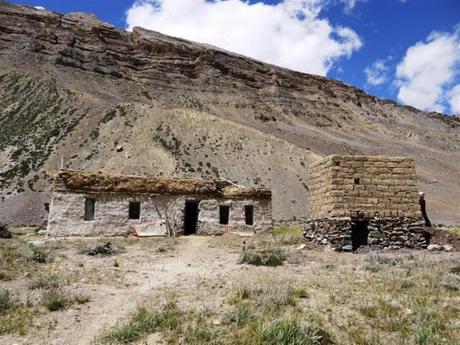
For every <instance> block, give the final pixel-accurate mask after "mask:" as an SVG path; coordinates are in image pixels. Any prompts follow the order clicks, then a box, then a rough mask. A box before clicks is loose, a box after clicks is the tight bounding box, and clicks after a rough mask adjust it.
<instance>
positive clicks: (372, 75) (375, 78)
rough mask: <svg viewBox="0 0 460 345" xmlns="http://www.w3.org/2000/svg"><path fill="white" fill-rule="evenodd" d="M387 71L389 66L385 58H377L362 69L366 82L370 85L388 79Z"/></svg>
mask: <svg viewBox="0 0 460 345" xmlns="http://www.w3.org/2000/svg"><path fill="white" fill-rule="evenodd" d="M388 72H389V68H388V66H387V65H386V63H385V60H377V61H375V62H374V63H373V64H372V65H370V66H368V67H366V69H365V70H364V73H365V74H366V83H367V84H369V85H372V86H377V85H381V84H383V83H385V82H386V81H387V80H388Z"/></svg>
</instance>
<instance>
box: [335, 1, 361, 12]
mask: <svg viewBox="0 0 460 345" xmlns="http://www.w3.org/2000/svg"><path fill="white" fill-rule="evenodd" d="M340 2H341V3H343V4H344V5H345V11H346V12H349V11H351V10H352V9H353V8H355V6H356V4H357V3H358V2H367V0H340Z"/></svg>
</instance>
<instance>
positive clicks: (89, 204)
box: [84, 198, 96, 221]
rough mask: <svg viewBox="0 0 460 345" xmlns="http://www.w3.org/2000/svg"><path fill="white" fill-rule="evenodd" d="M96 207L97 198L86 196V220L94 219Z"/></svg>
mask: <svg viewBox="0 0 460 345" xmlns="http://www.w3.org/2000/svg"><path fill="white" fill-rule="evenodd" d="M95 208H96V200H94V199H93V198H85V218H84V219H85V220H87V221H89V220H94V210H95Z"/></svg>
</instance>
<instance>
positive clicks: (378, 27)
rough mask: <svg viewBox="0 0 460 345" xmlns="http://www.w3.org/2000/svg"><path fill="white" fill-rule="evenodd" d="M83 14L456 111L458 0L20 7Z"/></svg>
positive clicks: (459, 108)
mask: <svg viewBox="0 0 460 345" xmlns="http://www.w3.org/2000/svg"><path fill="white" fill-rule="evenodd" d="M13 2H16V3H21V4H27V5H31V6H43V7H45V8H46V9H49V10H53V11H58V12H63V13H66V12H73V11H80V12H91V13H95V14H96V15H97V16H98V17H99V18H101V19H102V20H104V21H106V22H109V23H111V24H113V25H115V26H118V27H120V28H128V29H130V28H132V27H133V26H144V27H147V28H150V29H154V30H157V31H162V32H165V33H168V34H171V35H174V36H182V37H185V38H189V39H193V40H196V41H200V42H206V43H211V44H214V45H217V46H220V47H223V48H225V49H228V50H232V51H236V52H239V53H242V54H244V55H249V56H252V57H255V58H258V59H261V60H264V61H267V62H271V63H274V64H277V65H282V66H285V67H288V68H292V69H296V70H300V71H304V72H310V73H315V74H320V75H325V76H327V77H331V78H335V79H339V80H342V81H344V82H346V83H348V84H351V85H354V86H357V87H359V88H362V89H364V90H365V91H367V92H369V93H371V94H374V95H377V96H379V97H381V98H390V99H394V100H396V101H397V102H398V103H402V104H408V105H413V106H415V107H418V108H421V109H424V110H428V111H432V110H436V111H441V112H444V113H447V114H460V1H458V0H283V1H280V0H263V1H258V0H251V1H249V2H248V1H245V2H243V1H241V0H228V1H223V0H212V1H206V0H143V1H135V0H74V1H62V0H22V1H13Z"/></svg>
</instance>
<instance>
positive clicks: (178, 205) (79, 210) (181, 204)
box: [48, 191, 272, 236]
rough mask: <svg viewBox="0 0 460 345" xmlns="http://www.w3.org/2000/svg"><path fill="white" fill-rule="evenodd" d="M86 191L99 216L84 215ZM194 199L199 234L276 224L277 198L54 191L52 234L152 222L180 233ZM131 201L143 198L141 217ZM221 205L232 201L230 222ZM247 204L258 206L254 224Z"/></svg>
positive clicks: (118, 231)
mask: <svg viewBox="0 0 460 345" xmlns="http://www.w3.org/2000/svg"><path fill="white" fill-rule="evenodd" d="M86 197H91V198H94V199H95V214H94V220H91V221H85V220H84V205H85V198H86ZM190 199H193V200H198V201H199V204H198V205H199V206H198V208H199V213H198V221H197V234H216V235H218V234H223V233H224V232H226V231H229V232H237V231H249V232H260V231H266V230H271V229H272V210H271V199H252V198H231V199H229V198H219V197H210V196H206V195H151V194H124V193H97V194H96V193H80V192H70V191H54V192H53V198H52V201H51V204H50V212H49V218H48V234H49V235H50V236H118V235H126V234H128V233H129V231H130V228H131V225H133V224H138V223H145V222H147V223H148V222H151V223H154V224H165V226H166V228H167V229H166V230H167V231H166V233H167V234H169V235H171V236H175V235H178V234H181V233H183V231H184V209H185V202H186V200H190ZM129 201H139V202H140V203H141V213H140V215H141V216H140V219H138V220H137V219H136V220H133V219H128V210H129ZM219 205H228V206H230V217H229V224H228V225H221V224H219ZM246 205H253V206H254V224H253V225H246V224H245V212H244V207H245V206H246ZM159 232H160V233H161V232H162V231H159ZM163 233H164V231H163Z"/></svg>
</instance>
